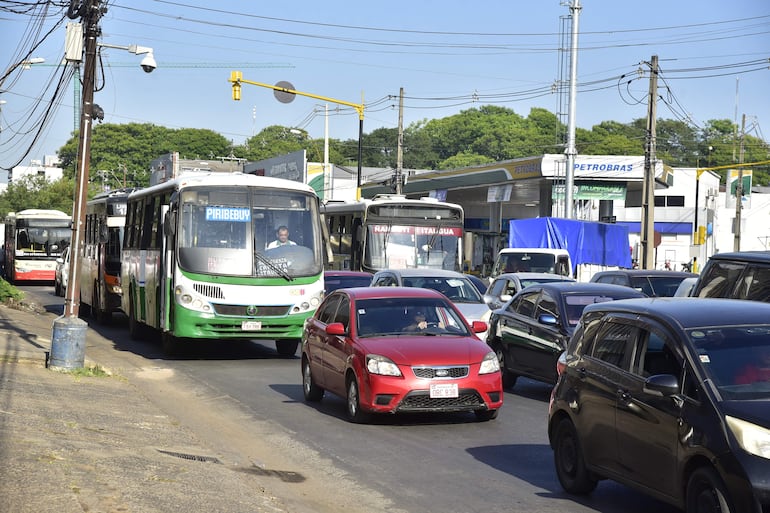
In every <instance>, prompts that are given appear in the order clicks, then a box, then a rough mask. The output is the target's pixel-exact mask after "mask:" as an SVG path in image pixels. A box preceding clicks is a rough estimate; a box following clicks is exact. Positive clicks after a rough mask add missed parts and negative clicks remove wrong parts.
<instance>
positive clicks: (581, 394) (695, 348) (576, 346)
mask: <svg viewBox="0 0 770 513" xmlns="http://www.w3.org/2000/svg"><path fill="white" fill-rule="evenodd" d="M557 367H558V371H559V379H558V382H557V384H556V386H555V387H554V389H553V392H552V395H551V402H550V406H549V417H548V436H549V440H550V443H551V447H552V448H553V451H554V462H555V465H556V473H557V476H558V478H559V481H560V482H561V484H562V486H563V487H564V489H565V490H566V491H567V492H570V493H575V494H586V493H590V492H591V491H593V489H594V488H595V487H596V485H597V483H598V481H599V480H601V479H605V478H609V479H613V480H615V481H618V482H621V483H624V484H626V485H628V486H631V487H634V488H636V489H638V490H641V491H643V492H646V493H649V494H651V495H653V496H655V497H657V498H658V499H660V500H663V501H666V502H669V503H671V504H674V505H676V506H678V507H680V508H682V509H685V510H686V511H687V512H688V513H703V512H717V511H718V512H723V513H727V512H732V513H767V512H768V511H770V304H767V303H762V302H750V301H738V300H734V299H696V298H643V299H627V300H620V301H610V302H608V303H602V304H595V305H589V306H587V307H586V308H585V310H584V311H583V316H582V318H581V322H580V324H579V325H578V327H577V328H576V331H575V334H574V336H573V337H572V339H571V340H570V344H569V347H568V349H567V351H566V352H565V353H563V354H562V356H561V357H560V358H559V362H558V364H557Z"/></svg>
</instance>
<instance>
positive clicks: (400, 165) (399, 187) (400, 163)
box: [395, 87, 404, 195]
mask: <svg viewBox="0 0 770 513" xmlns="http://www.w3.org/2000/svg"><path fill="white" fill-rule="evenodd" d="M403 176H404V88H403V87H402V88H401V89H399V94H398V145H397V147H396V176H395V180H396V194H398V195H401V194H402V193H403V189H404V188H403V183H404V182H403Z"/></svg>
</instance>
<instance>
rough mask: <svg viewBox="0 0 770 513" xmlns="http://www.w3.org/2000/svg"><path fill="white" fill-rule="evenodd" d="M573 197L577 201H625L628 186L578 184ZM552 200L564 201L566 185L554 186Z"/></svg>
mask: <svg viewBox="0 0 770 513" xmlns="http://www.w3.org/2000/svg"><path fill="white" fill-rule="evenodd" d="M572 197H573V199H576V200H585V199H595V200H623V199H626V186H625V185H624V184H619V183H613V182H592V183H578V184H575V186H574V189H573V191H572ZM551 199H554V200H559V199H564V184H553V188H552V191H551Z"/></svg>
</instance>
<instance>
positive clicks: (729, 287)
mask: <svg viewBox="0 0 770 513" xmlns="http://www.w3.org/2000/svg"><path fill="white" fill-rule="evenodd" d="M691 295H692V296H695V297H726V298H734V299H748V300H751V301H766V302H770V251H735V252H729V253H717V254H716V255H712V256H711V258H710V259H709V261H708V262H707V263H706V265H705V266H704V267H703V272H701V274H700V277H699V278H698V281H696V282H695V285H694V286H693V290H692V293H691Z"/></svg>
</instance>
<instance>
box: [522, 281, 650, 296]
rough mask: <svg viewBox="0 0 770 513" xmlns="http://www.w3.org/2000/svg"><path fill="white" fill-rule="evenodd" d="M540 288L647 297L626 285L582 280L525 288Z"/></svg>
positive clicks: (553, 282)
mask: <svg viewBox="0 0 770 513" xmlns="http://www.w3.org/2000/svg"><path fill="white" fill-rule="evenodd" d="M534 288H539V289H543V290H549V291H552V292H555V293H557V294H612V295H614V296H618V295H625V296H628V297H640V298H641V297H646V296H645V295H644V294H643V293H642V292H639V291H638V290H636V289H633V288H631V287H626V286H624V285H613V284H611V283H592V282H589V283H585V282H580V281H551V282H548V283H538V284H537V285H530V286H529V287H527V288H526V289H523V290H532V289H534Z"/></svg>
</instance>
